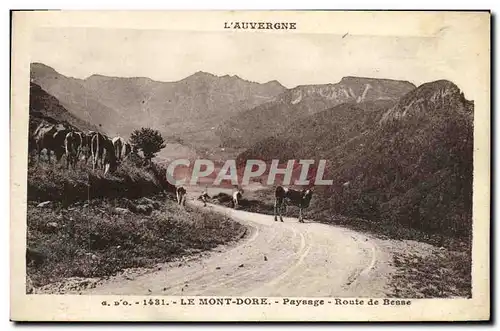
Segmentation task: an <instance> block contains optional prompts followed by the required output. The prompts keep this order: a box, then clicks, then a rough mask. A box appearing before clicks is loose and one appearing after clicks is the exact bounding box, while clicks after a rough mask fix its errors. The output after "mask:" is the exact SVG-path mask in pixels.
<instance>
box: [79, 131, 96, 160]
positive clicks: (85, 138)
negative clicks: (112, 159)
mask: <svg viewBox="0 0 500 331" xmlns="http://www.w3.org/2000/svg"><path fill="white" fill-rule="evenodd" d="M96 134H97V132H95V131H88V132H87V133H82V146H81V153H83V155H84V157H85V164H87V163H88V162H89V159H90V157H91V156H92V138H93V137H94V136H95V135H96Z"/></svg>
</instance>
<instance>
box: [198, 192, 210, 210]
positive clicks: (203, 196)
mask: <svg viewBox="0 0 500 331" xmlns="http://www.w3.org/2000/svg"><path fill="white" fill-rule="evenodd" d="M208 199H210V196H209V195H208V193H207V192H206V191H203V192H201V195H200V196H199V197H198V200H201V201H202V202H203V207H206V206H207V201H208Z"/></svg>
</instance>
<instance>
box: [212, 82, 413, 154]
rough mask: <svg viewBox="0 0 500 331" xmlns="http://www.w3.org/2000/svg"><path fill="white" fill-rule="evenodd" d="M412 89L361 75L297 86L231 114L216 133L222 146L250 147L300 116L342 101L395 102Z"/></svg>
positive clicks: (407, 85) (411, 85)
mask: <svg viewBox="0 0 500 331" xmlns="http://www.w3.org/2000/svg"><path fill="white" fill-rule="evenodd" d="M414 88H415V85H413V84H411V83H409V82H406V81H397V80H390V79H375V78H364V77H344V78H342V80H341V81H340V82H339V83H337V84H326V85H304V86H298V87H296V88H293V89H291V90H287V91H286V92H284V93H283V94H281V95H280V96H278V97H277V98H276V100H274V101H271V102H268V103H265V104H262V105H260V106H257V107H256V108H254V109H250V110H247V111H245V112H243V113H241V114H239V115H237V116H233V117H231V118H230V119H229V120H227V121H225V122H223V123H222V124H220V125H219V126H218V128H217V134H218V135H219V136H220V138H221V141H222V145H223V146H226V147H250V146H252V145H253V144H255V143H256V142H258V141H259V140H261V139H263V138H265V137H269V136H273V135H277V134H279V133H281V132H283V131H284V130H285V128H287V127H288V126H289V125H290V124H291V123H293V122H294V121H296V120H297V119H299V118H301V117H305V116H308V115H312V114H315V113H318V112H320V111H323V110H325V109H328V108H331V107H334V106H336V105H338V104H341V103H362V102H369V101H378V100H387V101H391V100H392V101H396V100H398V99H399V98H400V97H401V96H403V95H404V94H405V93H407V92H409V91H411V90H413V89H414Z"/></svg>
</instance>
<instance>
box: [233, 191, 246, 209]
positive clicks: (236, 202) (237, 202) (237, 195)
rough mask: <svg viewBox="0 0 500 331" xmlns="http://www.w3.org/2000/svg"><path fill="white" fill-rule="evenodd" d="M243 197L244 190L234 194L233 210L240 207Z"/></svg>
mask: <svg viewBox="0 0 500 331" xmlns="http://www.w3.org/2000/svg"><path fill="white" fill-rule="evenodd" d="M242 196H243V189H240V188H239V189H238V190H237V191H235V192H233V200H232V202H233V208H234V209H236V208H238V207H239V205H240V202H241V198H242Z"/></svg>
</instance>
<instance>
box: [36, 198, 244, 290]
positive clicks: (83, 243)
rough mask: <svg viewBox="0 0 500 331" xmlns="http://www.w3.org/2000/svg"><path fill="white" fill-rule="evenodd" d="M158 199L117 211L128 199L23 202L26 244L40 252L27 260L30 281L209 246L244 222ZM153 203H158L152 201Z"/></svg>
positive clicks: (94, 273) (144, 262) (102, 271)
mask: <svg viewBox="0 0 500 331" xmlns="http://www.w3.org/2000/svg"><path fill="white" fill-rule="evenodd" d="M153 201H159V202H160V203H159V207H158V209H156V210H154V211H153V212H152V213H151V214H150V215H145V214H140V213H138V214H135V213H132V212H130V213H127V214H120V213H117V212H116V209H115V207H117V206H118V207H125V206H127V205H129V203H130V202H128V203H127V202H125V201H124V200H123V199H114V200H107V201H102V200H93V201H89V202H88V203H86V204H85V205H82V204H77V205H73V206H72V207H71V208H68V209H64V208H62V205H61V204H55V205H54V206H53V208H37V207H36V206H35V205H34V204H31V203H30V204H29V206H28V247H29V248H30V249H32V250H34V251H36V252H37V254H39V255H41V256H42V257H41V262H40V263H37V262H35V263H30V264H29V265H28V275H29V276H30V278H31V280H32V282H33V285H34V286H36V287H37V286H42V285H46V284H48V283H53V282H57V281H61V280H63V279H64V278H68V277H102V276H109V275H113V274H115V273H116V272H118V271H120V270H123V269H125V268H136V267H152V266H154V265H155V264H157V263H163V262H168V261H171V260H172V259H174V258H176V257H179V256H182V255H186V254H192V253H195V252H199V251H203V250H208V249H212V248H214V247H216V246H217V245H219V244H224V243H227V242H228V241H231V240H234V239H236V238H238V236H239V235H240V234H241V231H243V230H244V229H243V227H242V226H241V225H240V224H238V223H235V222H233V221H232V220H230V219H228V218H226V217H224V216H221V215H218V214H213V213H207V212H203V211H199V210H186V209H183V208H180V207H179V206H178V205H177V204H175V202H173V201H172V200H170V199H168V198H167V199H164V198H162V199H161V200H157V199H155V200H153ZM157 206H158V205H157Z"/></svg>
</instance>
